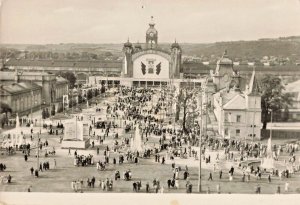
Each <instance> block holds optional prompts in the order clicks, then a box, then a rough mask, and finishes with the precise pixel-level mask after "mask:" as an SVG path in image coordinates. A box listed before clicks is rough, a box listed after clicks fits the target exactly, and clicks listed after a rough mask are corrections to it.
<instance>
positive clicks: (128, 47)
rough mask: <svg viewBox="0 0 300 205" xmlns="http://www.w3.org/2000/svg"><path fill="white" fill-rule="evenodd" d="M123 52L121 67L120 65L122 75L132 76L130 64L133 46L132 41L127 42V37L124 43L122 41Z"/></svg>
mask: <svg viewBox="0 0 300 205" xmlns="http://www.w3.org/2000/svg"><path fill="white" fill-rule="evenodd" d="M123 53H124V59H123V61H124V62H123V67H122V76H123V77H132V74H133V65H132V53H133V47H132V43H130V42H129V39H128V40H127V42H126V43H124V46H123Z"/></svg>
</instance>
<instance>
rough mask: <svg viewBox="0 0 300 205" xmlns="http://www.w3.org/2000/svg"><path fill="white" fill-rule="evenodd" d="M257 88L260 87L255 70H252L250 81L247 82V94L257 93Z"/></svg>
mask: <svg viewBox="0 0 300 205" xmlns="http://www.w3.org/2000/svg"><path fill="white" fill-rule="evenodd" d="M259 90H260V89H259V85H258V82H257V79H256V76H255V70H253V72H252V76H251V79H250V83H249V89H248V95H258V94H259Z"/></svg>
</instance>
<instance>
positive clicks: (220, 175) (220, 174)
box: [219, 170, 223, 179]
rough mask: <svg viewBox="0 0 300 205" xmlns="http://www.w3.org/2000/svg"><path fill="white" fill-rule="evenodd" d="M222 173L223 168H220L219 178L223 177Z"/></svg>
mask: <svg viewBox="0 0 300 205" xmlns="http://www.w3.org/2000/svg"><path fill="white" fill-rule="evenodd" d="M222 175H223V172H222V170H220V172H219V178H220V179H222Z"/></svg>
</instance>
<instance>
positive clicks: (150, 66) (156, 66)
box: [89, 18, 205, 87]
mask: <svg viewBox="0 0 300 205" xmlns="http://www.w3.org/2000/svg"><path fill="white" fill-rule="evenodd" d="M123 55H124V58H123V62H122V70H121V76H120V77H108V76H90V77H89V84H90V85H92V86H95V84H96V85H97V84H98V85H101V84H105V85H108V86H111V85H116V84H121V85H125V86H129V87H131V86H139V87H147V86H151V87H152V86H166V85H167V84H168V83H170V82H171V83H172V84H173V85H174V86H176V87H178V86H182V85H187V84H188V85H190V86H193V87H200V86H201V83H202V82H204V81H205V80H204V79H184V78H183V76H184V73H183V69H182V59H181V56H182V49H181V47H180V45H179V44H178V43H177V42H176V41H175V42H174V43H173V44H172V45H171V46H170V49H169V50H165V49H162V48H160V47H159V44H158V31H157V30H156V28H155V23H154V22H153V18H152V21H151V22H150V23H149V28H148V30H147V31H146V43H145V45H144V48H143V47H142V45H141V44H139V43H137V44H135V45H133V44H132V43H130V42H129V40H128V41H127V42H126V43H125V44H124V46H123Z"/></svg>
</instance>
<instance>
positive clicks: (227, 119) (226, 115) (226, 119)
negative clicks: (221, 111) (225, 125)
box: [225, 112, 229, 122]
mask: <svg viewBox="0 0 300 205" xmlns="http://www.w3.org/2000/svg"><path fill="white" fill-rule="evenodd" d="M228 121H229V115H228V113H227V112H226V113H225V122H228Z"/></svg>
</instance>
